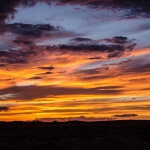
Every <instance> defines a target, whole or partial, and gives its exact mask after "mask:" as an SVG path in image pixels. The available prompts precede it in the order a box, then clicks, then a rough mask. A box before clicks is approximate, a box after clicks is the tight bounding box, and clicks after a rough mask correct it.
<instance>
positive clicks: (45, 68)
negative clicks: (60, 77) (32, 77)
mask: <svg viewBox="0 0 150 150" xmlns="http://www.w3.org/2000/svg"><path fill="white" fill-rule="evenodd" d="M38 69H42V70H50V71H51V70H54V69H55V68H54V67H53V66H50V67H38Z"/></svg>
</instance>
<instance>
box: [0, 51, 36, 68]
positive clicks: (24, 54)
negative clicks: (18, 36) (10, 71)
mask: <svg viewBox="0 0 150 150" xmlns="http://www.w3.org/2000/svg"><path fill="white" fill-rule="evenodd" d="M36 55H37V51H36V50H32V49H30V48H29V49H25V50H23V49H21V50H8V51H0V63H1V64H2V65H4V66H3V67H7V64H9V65H12V64H22V65H23V64H27V63H28V60H29V59H30V58H31V57H35V56H36Z"/></svg>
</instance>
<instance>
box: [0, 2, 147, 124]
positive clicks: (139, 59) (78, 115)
mask: <svg viewBox="0 0 150 150" xmlns="http://www.w3.org/2000/svg"><path fill="white" fill-rule="evenodd" d="M149 8H150V0H146V1H145V2H144V1H143V0H13V1H12V0H5V1H1V2H0V121H32V120H35V119H36V120H37V119H38V120H42V121H54V120H57V121H67V120H80V121H106V120H129V119H138V120H145V119H146V120H150V42H149V39H150V9H149Z"/></svg>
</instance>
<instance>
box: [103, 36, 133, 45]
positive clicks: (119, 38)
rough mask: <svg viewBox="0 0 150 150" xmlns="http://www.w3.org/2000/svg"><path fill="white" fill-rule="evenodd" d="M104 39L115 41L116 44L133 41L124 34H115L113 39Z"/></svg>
mask: <svg viewBox="0 0 150 150" xmlns="http://www.w3.org/2000/svg"><path fill="white" fill-rule="evenodd" d="M104 41H106V42H110V43H114V44H126V43H128V42H131V40H128V38H127V37H123V36H115V37H113V38H111V39H104Z"/></svg>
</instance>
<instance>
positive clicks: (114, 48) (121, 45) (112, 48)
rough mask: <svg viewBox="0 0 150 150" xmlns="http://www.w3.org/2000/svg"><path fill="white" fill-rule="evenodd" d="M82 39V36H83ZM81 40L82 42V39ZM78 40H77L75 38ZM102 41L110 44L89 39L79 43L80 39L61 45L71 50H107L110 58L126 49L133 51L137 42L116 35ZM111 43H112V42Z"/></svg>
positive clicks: (119, 54) (118, 55) (60, 46)
mask: <svg viewBox="0 0 150 150" xmlns="http://www.w3.org/2000/svg"><path fill="white" fill-rule="evenodd" d="M81 39H82V38H81ZM81 39H80V40H79V41H80V42H82V40H81ZM75 41H76V40H75ZM83 41H85V39H84V40H83ZM100 41H106V42H107V43H108V44H101V43H98V42H97V41H95V44H92V43H91V40H88V41H87V42H86V43H84V42H83V43H80V44H78V41H77V42H76V43H74V44H68V45H59V48H60V49H63V50H71V51H76V52H78V51H85V52H86V51H96V52H107V53H108V58H113V57H121V56H122V55H123V54H124V53H125V52H126V51H131V50H132V49H133V48H134V47H135V46H136V43H133V39H131V40H130V39H128V38H127V37H122V36H118V37H114V38H112V39H104V40H100ZM110 43H111V44H110Z"/></svg>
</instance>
